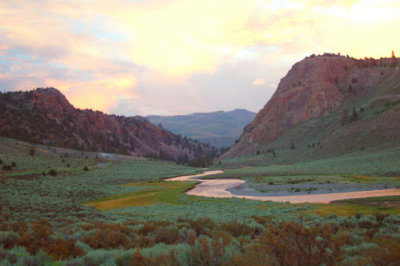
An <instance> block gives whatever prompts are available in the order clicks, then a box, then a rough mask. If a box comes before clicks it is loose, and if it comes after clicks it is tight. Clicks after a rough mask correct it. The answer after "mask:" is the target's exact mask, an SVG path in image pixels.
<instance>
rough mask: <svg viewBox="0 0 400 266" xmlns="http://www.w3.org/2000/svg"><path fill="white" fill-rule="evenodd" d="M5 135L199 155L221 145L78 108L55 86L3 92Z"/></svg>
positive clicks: (171, 156) (0, 129)
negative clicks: (212, 144) (200, 141)
mask: <svg viewBox="0 0 400 266" xmlns="http://www.w3.org/2000/svg"><path fill="white" fill-rule="evenodd" d="M0 136H3V137H10V138H15V139H20V140H25V141H29V142H33V143H41V144H48V145H55V146H62V147H68V148H75V149H79V150H92V151H101V152H110V153H123V154H131V155H137V156H151V157H155V158H160V159H166V160H181V161H183V160H185V161H187V160H188V159H193V158H195V157H201V156H206V155H210V154H211V153H215V148H213V147H211V146H209V145H206V144H202V143H199V142H198V141H197V140H192V139H189V138H182V137H181V136H178V135H175V134H173V133H171V132H169V131H167V130H164V129H161V128H159V127H157V126H156V125H154V124H152V123H150V122H149V121H148V120H147V119H146V118H143V117H124V116H116V115H107V114H104V113H102V112H99V111H92V110H80V109H76V108H74V107H73V106H72V105H71V104H70V103H69V102H68V100H67V99H66V98H65V96H64V95H63V94H61V93H60V92H59V91H58V90H56V89H54V88H46V89H43V88H38V89H36V90H32V91H27V92H7V93H0Z"/></svg>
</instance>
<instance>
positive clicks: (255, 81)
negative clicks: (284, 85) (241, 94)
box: [251, 78, 265, 86]
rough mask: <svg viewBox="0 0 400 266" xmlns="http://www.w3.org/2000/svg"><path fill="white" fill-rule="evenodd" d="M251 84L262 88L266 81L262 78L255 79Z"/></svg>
mask: <svg viewBox="0 0 400 266" xmlns="http://www.w3.org/2000/svg"><path fill="white" fill-rule="evenodd" d="M251 84H253V85H254V86H261V85H264V84H265V80H264V79H262V78H258V79H255V80H254V81H253V82H252V83H251Z"/></svg>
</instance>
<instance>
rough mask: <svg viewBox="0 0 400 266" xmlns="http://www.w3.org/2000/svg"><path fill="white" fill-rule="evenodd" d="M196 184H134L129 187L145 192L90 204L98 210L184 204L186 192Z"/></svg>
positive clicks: (121, 195) (156, 182) (158, 182)
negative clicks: (183, 199) (183, 198)
mask: <svg viewBox="0 0 400 266" xmlns="http://www.w3.org/2000/svg"><path fill="white" fill-rule="evenodd" d="M194 184H195V182H168V181H155V182H145V183H144V182H143V183H132V184H128V185H127V186H133V187H137V188H142V189H143V190H140V191H136V192H131V193H127V194H120V195H113V196H111V197H107V198H104V199H100V200H97V201H94V202H89V203H88V204H89V205H90V206H93V207H94V208H96V209H97V210H111V209H120V208H126V207H132V206H150V205H155V204H159V203H161V204H184V202H183V201H182V200H181V198H182V197H184V194H183V193H184V192H185V191H187V190H188V189H190V188H192V187H193V186H194Z"/></svg>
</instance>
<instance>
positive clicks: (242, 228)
mask: <svg viewBox="0 0 400 266" xmlns="http://www.w3.org/2000/svg"><path fill="white" fill-rule="evenodd" d="M221 229H222V230H224V231H226V232H228V233H230V234H231V235H232V236H234V237H239V236H245V235H249V234H251V233H253V229H252V228H251V227H249V226H247V225H245V224H243V223H223V224H221Z"/></svg>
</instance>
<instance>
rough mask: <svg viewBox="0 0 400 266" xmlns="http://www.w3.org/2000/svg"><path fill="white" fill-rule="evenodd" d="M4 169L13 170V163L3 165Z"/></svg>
mask: <svg viewBox="0 0 400 266" xmlns="http://www.w3.org/2000/svg"><path fill="white" fill-rule="evenodd" d="M3 170H4V171H11V170H12V167H11V165H6V164H5V165H3Z"/></svg>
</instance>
